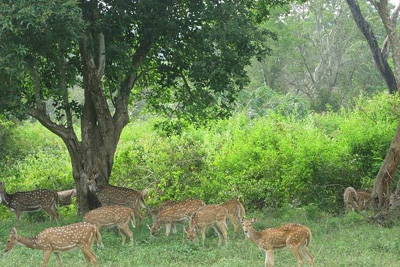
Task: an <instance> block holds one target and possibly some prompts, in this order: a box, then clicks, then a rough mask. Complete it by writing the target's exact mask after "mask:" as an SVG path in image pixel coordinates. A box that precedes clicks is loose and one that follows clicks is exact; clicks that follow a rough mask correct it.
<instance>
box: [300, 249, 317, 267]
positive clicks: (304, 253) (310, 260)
mask: <svg viewBox="0 0 400 267" xmlns="http://www.w3.org/2000/svg"><path fill="white" fill-rule="evenodd" d="M300 254H301V255H302V256H303V259H304V258H305V259H307V260H308V263H309V265H310V266H313V261H314V259H313V256H311V254H310V252H309V251H308V249H307V247H306V246H305V245H303V246H302V247H301V248H300Z"/></svg>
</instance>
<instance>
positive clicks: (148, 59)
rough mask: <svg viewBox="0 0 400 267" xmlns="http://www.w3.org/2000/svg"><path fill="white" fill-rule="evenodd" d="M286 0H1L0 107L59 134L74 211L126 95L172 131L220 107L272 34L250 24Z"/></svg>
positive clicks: (104, 153)
mask: <svg viewBox="0 0 400 267" xmlns="http://www.w3.org/2000/svg"><path fill="white" fill-rule="evenodd" d="M288 2H289V1H284V0H260V1H252V0H244V1H218V0H205V1H197V0H186V1H174V0H141V1H137V0H136V1H135V0H102V1H97V0H91V1H84V0H81V1H76V0H50V1H31V0H17V1H15V0H4V1H2V2H1V3H0V17H1V20H0V40H1V41H0V46H1V49H0V92H1V94H2V95H3V96H4V97H3V98H2V100H1V102H0V111H1V112H5V113H6V114H12V115H14V116H15V115H18V116H19V117H23V116H25V115H27V114H29V115H31V116H32V117H34V118H36V119H37V120H39V121H40V123H42V124H43V125H44V126H45V127H46V128H48V129H49V130H50V131H52V132H53V133H55V134H56V135H58V136H59V137H61V138H62V139H63V141H64V143H65V144H66V146H67V149H68V151H69V153H70V156H71V162H72V166H73V177H74V180H75V182H76V184H77V189H78V204H79V206H80V211H81V212H84V211H85V210H86V209H87V208H88V205H89V204H88V202H87V201H88V199H90V198H91V197H90V194H89V193H88V191H87V181H88V179H93V177H100V180H99V181H98V183H99V185H104V184H106V183H108V179H109V176H110V174H111V170H112V166H113V162H114V153H115V150H116V146H117V144H118V141H119V138H120V135H121V131H122V129H123V128H124V127H125V125H126V124H127V123H128V121H129V110H128V106H129V104H136V103H138V101H142V102H143V103H145V104H146V107H148V109H149V110H152V111H157V112H160V113H162V114H164V115H166V116H167V118H169V120H166V121H165V124H164V125H163V126H164V127H166V128H168V129H172V130H179V128H180V125H181V124H182V123H184V122H195V123H201V122H204V121H207V120H208V119H211V118H215V117H219V118H220V117H226V116H228V115H229V114H230V112H231V110H232V108H231V107H232V104H233V103H234V100H235V98H236V95H237V93H238V91H239V90H241V89H242V88H243V86H244V85H245V84H246V83H247V82H248V77H247V74H246V72H245V70H244V67H245V66H246V65H248V64H249V63H250V60H251V58H253V57H259V58H260V57H261V56H263V55H265V54H266V53H267V52H268V38H270V37H273V35H272V34H271V32H269V30H268V29H265V28H262V27H259V24H260V23H262V22H263V21H264V20H266V19H268V16H269V12H270V10H271V8H273V7H274V6H278V5H280V6H283V5H285V4H287V3H288ZM71 88H74V90H80V89H82V101H78V100H77V99H75V98H73V97H71V96H72V94H71ZM49 107H52V108H53V109H54V115H52V114H50V113H49ZM172 118H173V119H174V120H171V119H172ZM76 119H79V121H80V134H77V133H76V131H75V128H76V125H75V124H74V121H75V120H76Z"/></svg>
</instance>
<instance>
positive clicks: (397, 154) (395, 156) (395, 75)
mask: <svg viewBox="0 0 400 267" xmlns="http://www.w3.org/2000/svg"><path fill="white" fill-rule="evenodd" d="M346 1H347V4H348V5H349V8H350V11H351V13H352V15H353V18H354V21H355V22H356V24H357V26H358V28H359V29H360V31H361V32H362V33H363V35H364V37H365V39H366V40H367V42H368V44H369V46H370V50H371V54H372V56H373V58H374V61H375V65H376V66H377V68H378V70H379V71H380V73H381V76H382V78H383V79H384V81H385V82H386V86H387V88H388V90H389V92H391V93H393V92H396V91H399V89H400V86H399V85H400V41H399V37H398V34H397V28H396V26H397V17H398V13H399V10H400V3H398V5H397V6H396V7H395V8H394V9H393V11H392V12H390V5H389V4H388V1H387V0H380V1H376V0H370V1H369V2H370V3H371V4H372V5H373V6H374V7H375V9H376V10H377V12H378V14H379V17H380V19H381V22H382V25H383V26H384V28H385V30H386V35H387V38H386V40H385V42H384V44H383V46H382V48H380V47H379V44H378V41H377V38H376V37H375V35H374V32H373V29H372V28H371V26H370V25H369V23H368V22H367V21H366V19H365V18H364V16H363V14H362V12H361V9H360V7H359V5H358V3H357V1H356V0H346ZM387 45H388V46H389V50H390V54H391V57H392V60H393V68H394V71H393V70H392V67H391V66H390V64H389V63H388V61H387V53H388V49H387ZM399 164H400V122H399V126H398V127H397V131H396V133H395V136H394V137H393V140H392V142H391V144H390V147H389V150H388V152H387V154H386V157H385V159H384V160H383V163H382V165H381V168H380V170H379V172H378V174H377V176H376V178H375V182H374V188H373V194H372V195H373V199H374V201H373V206H374V208H375V212H376V213H378V212H380V211H382V210H386V209H387V208H388V204H389V196H390V186H391V184H392V182H393V179H394V177H395V174H396V172H397V168H398V166H399ZM396 196H397V198H398V199H399V200H400V181H399V183H398V185H397V189H396ZM398 203H399V204H400V202H398Z"/></svg>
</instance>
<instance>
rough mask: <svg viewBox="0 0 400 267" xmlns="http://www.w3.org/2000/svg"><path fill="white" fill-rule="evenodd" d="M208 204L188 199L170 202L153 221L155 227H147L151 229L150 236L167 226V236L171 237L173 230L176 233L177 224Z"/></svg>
mask: <svg viewBox="0 0 400 267" xmlns="http://www.w3.org/2000/svg"><path fill="white" fill-rule="evenodd" d="M205 205H206V203H204V201H202V200H197V199H186V200H183V201H178V202H173V203H172V202H170V203H168V205H166V206H164V207H163V208H162V209H161V210H160V212H159V213H158V214H157V216H156V217H155V219H154V221H153V225H152V226H151V227H150V226H147V227H148V228H149V229H150V235H155V234H156V233H157V232H158V231H159V229H160V226H161V225H163V224H165V228H166V230H165V235H166V236H169V234H170V232H171V228H172V230H173V233H175V232H176V228H175V223H179V222H183V221H185V220H188V219H189V217H190V216H191V215H192V214H193V213H194V212H195V211H197V210H198V209H199V208H201V207H203V206H205Z"/></svg>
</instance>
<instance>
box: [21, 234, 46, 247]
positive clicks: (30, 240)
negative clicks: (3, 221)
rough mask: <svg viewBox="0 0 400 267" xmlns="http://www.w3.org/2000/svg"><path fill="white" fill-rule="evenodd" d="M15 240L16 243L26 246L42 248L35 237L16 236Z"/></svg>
mask: <svg viewBox="0 0 400 267" xmlns="http://www.w3.org/2000/svg"><path fill="white" fill-rule="evenodd" d="M17 241H18V243H20V244H22V245H24V246H25V247H27V248H33V249H42V248H43V246H42V245H40V244H39V243H38V242H37V238H36V237H23V236H18V237H17Z"/></svg>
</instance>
